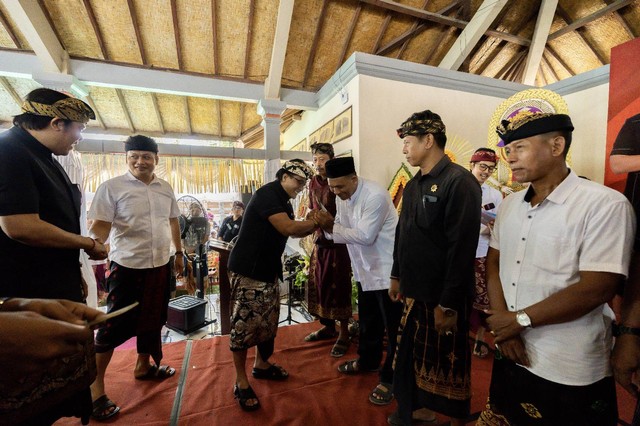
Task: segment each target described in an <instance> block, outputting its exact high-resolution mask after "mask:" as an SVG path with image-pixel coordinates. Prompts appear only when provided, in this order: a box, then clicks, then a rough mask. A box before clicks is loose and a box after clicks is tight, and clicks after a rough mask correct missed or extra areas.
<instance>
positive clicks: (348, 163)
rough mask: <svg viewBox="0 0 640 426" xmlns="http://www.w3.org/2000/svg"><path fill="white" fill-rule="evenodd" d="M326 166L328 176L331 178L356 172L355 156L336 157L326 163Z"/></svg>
mask: <svg viewBox="0 0 640 426" xmlns="http://www.w3.org/2000/svg"><path fill="white" fill-rule="evenodd" d="M324 168H325V170H326V171H327V177H328V178H331V179H335V178H339V177H342V176H348V175H351V174H354V173H355V172H356V166H355V164H354V163H353V157H340V158H334V159H333V160H329V161H327V162H326V163H324Z"/></svg>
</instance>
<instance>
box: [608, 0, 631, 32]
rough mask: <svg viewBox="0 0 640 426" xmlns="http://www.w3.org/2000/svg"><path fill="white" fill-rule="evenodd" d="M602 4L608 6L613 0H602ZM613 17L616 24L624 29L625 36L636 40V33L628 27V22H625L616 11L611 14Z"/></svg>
mask: <svg viewBox="0 0 640 426" xmlns="http://www.w3.org/2000/svg"><path fill="white" fill-rule="evenodd" d="M604 2H605V3H606V4H608V5H609V4H613V2H614V0H604ZM613 17H614V18H615V19H616V21H618V23H619V24H620V25H621V26H622V28H624V30H625V31H626V32H627V35H628V36H629V38H630V39H634V38H636V33H635V32H634V31H633V29H632V28H631V26H630V25H629V22H628V21H627V20H626V18H625V17H624V16H622V15H621V14H620V13H619V12H618V11H617V10H616V11H615V12H614V13H613Z"/></svg>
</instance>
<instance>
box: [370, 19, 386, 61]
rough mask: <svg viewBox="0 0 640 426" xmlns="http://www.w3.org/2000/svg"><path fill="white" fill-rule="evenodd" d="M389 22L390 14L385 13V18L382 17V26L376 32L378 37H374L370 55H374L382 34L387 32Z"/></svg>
mask: <svg viewBox="0 0 640 426" xmlns="http://www.w3.org/2000/svg"><path fill="white" fill-rule="evenodd" d="M389 22H391V12H387V16H385V17H384V21H383V22H382V25H380V31H378V37H376V42H375V44H374V45H373V49H372V50H371V53H373V54H375V53H376V52H377V51H378V48H379V47H380V42H381V41H382V36H383V35H384V32H385V31H387V27H388V26H389Z"/></svg>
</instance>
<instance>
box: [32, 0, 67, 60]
mask: <svg viewBox="0 0 640 426" xmlns="http://www.w3.org/2000/svg"><path fill="white" fill-rule="evenodd" d="M38 5H39V6H40V9H42V13H43V14H44V17H45V18H46V19H47V22H48V23H49V26H50V27H51V29H52V30H53V33H54V34H55V35H56V39H58V43H60V46H62V48H63V49H64V50H67V48H66V47H65V46H64V43H62V37H60V33H58V29H57V28H56V26H55V25H53V19H52V18H51V14H50V13H49V9H47V7H46V5H45V4H44V0H38ZM32 47H33V46H32Z"/></svg>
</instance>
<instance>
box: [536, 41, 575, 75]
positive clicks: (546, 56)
mask: <svg viewBox="0 0 640 426" xmlns="http://www.w3.org/2000/svg"><path fill="white" fill-rule="evenodd" d="M549 56H550V57H553V58H554V59H556V61H557V58H555V57H554V56H553V54H551V52H550V51H549V49H548V48H545V51H544V53H543V54H542V57H543V58H544V60H545V61H547V64H549V68H551V69H552V70H554V74H556V75H557V73H556V72H555V69H554V68H553V66H552V65H551V61H550V60H549V58H548V57H549ZM558 63H559V64H560V66H561V67H562V69H564V71H565V72H566V73H567V74H571V71H569V69H568V68H567V67H566V66H565V65H564V64H562V63H561V62H559V61H558ZM558 80H560V78H559V76H558Z"/></svg>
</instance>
